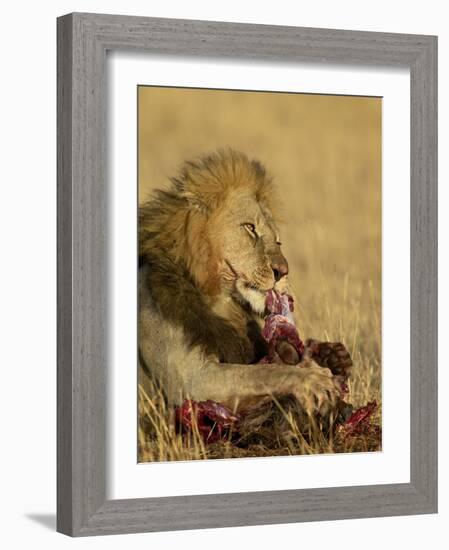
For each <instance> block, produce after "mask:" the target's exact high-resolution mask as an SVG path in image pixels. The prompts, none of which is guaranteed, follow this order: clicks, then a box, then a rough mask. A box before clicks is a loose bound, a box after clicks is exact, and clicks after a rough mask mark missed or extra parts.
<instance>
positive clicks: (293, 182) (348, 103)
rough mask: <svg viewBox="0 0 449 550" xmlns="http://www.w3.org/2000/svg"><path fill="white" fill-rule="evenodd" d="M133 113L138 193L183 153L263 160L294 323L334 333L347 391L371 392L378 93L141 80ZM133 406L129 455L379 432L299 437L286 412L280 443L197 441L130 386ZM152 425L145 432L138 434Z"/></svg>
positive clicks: (173, 455)
mask: <svg viewBox="0 0 449 550" xmlns="http://www.w3.org/2000/svg"><path fill="white" fill-rule="evenodd" d="M139 119H140V124H139V127H140V139H139V161H140V162H139V194H140V195H139V196H140V200H143V199H144V198H145V196H146V195H147V193H148V191H150V190H151V189H153V188H155V187H161V186H164V185H166V177H167V176H170V175H172V174H173V173H175V172H176V169H177V166H178V165H179V163H180V162H182V161H183V160H184V159H186V158H190V157H195V156H198V155H201V154H204V153H206V152H209V151H211V150H213V149H216V148H218V147H226V146H232V147H233V148H235V149H240V150H243V151H245V152H246V153H247V154H248V155H249V156H254V157H257V158H259V159H260V160H262V161H263V162H264V163H265V164H266V166H267V168H268V169H269V171H270V172H271V173H272V174H273V175H274V177H275V180H276V182H277V183H278V187H279V191H280V195H281V200H282V202H283V204H284V223H283V225H282V227H281V233H282V240H283V249H284V252H285V254H286V257H287V258H288V260H289V263H290V271H291V282H292V285H293V287H294V290H295V293H296V296H297V304H296V306H297V311H298V317H299V321H300V322H299V330H300V335H301V336H302V337H303V338H307V337H313V338H317V339H323V340H331V341H341V342H343V343H344V344H345V345H346V346H347V348H348V349H349V350H350V352H351V354H352V357H353V361H354V365H355V367H354V369H353V376H352V379H351V380H350V383H349V386H350V395H349V401H350V402H351V403H352V404H353V405H354V406H356V407H359V406H362V405H364V404H366V403H367V402H369V401H372V400H373V399H376V400H377V402H378V403H379V404H381V100H380V99H370V98H353V97H333V96H313V95H298V94H268V93H255V94H254V93H244V92H243V93H242V92H241V93H230V92H220V91H213V92H212V91H210V92H209V91H198V90H187V91H186V90H177V89H157V88H143V89H142V88H141V89H140V97H139ZM139 415H140V418H141V420H142V422H141V426H143V427H144V428H145V429H144V428H142V427H141V428H140V432H139V449H140V460H141V461H153V460H190V459H204V458H228V457H233V456H239V457H242V456H267V455H271V456H272V455H278V454H304V453H308V454H309V453H317V452H345V451H351V450H376V449H378V448H379V445H380V440H379V438H377V439H376V438H374V439H373V440H370V439H369V438H361V439H360V438H359V439H357V440H354V441H349V440H348V441H346V442H345V443H344V442H342V441H339V440H338V438H337V440H335V439H331V440H329V439H327V438H323V437H320V434H319V433H318V434H315V435H314V437H313V438H312V440H311V441H306V440H305V439H304V437H303V436H302V435H301V433H300V431H299V430H297V429H296V428H295V426H294V422H293V424H292V430H291V431H292V437H291V440H290V441H289V442H288V444H287V443H285V442H284V443H283V444H282V445H280V444H278V443H277V442H273V445H269V446H267V445H260V444H259V445H248V446H247V447H246V448H241V447H237V446H235V445H232V444H231V443H230V442H223V443H219V444H214V445H207V446H205V445H204V443H203V442H202V440H201V438H200V437H199V436H198V434H197V433H196V434H195V433H193V434H191V435H190V436H189V437H187V438H182V437H181V436H179V435H177V434H176V433H175V431H174V424H173V413H172V411H168V410H166V408H165V405H164V403H163V401H162V400H161V399H160V398H158V396H157V395H152V396H146V395H143V393H142V391H141V390H140V400H139ZM376 421H377V422H378V423H380V412H379V413H378V415H377V419H376ZM149 427H151V430H149V429H148V428H149ZM295 430H296V431H295ZM154 431H155V432H156V434H157V437H155V438H154V437H149V435H148V434H149V433H150V432H154Z"/></svg>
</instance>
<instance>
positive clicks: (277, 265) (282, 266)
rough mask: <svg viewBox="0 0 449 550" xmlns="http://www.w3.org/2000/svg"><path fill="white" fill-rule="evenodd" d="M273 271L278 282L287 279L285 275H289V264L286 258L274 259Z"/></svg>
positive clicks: (272, 262) (272, 263)
mask: <svg viewBox="0 0 449 550" xmlns="http://www.w3.org/2000/svg"><path fill="white" fill-rule="evenodd" d="M271 269H272V270H273V275H274V278H275V280H276V282H277V281H280V280H281V279H282V277H285V275H287V274H288V263H287V260H286V259H285V258H284V256H280V257H278V258H273V260H272V261H271Z"/></svg>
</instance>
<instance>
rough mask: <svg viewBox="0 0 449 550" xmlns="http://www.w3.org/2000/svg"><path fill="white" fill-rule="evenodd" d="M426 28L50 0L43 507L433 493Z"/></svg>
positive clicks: (325, 505) (263, 511)
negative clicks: (246, 19)
mask: <svg viewBox="0 0 449 550" xmlns="http://www.w3.org/2000/svg"><path fill="white" fill-rule="evenodd" d="M436 44H437V42H436V37H431V36H421V35H401V34H386V33H368V32H356V31H343V30H325V29H306V28H296V27H275V26H266V25H246V24H230V23H212V22H205V21H184V20H168V19H152V18H141V17H125V16H116V15H98V14H70V15H67V16H64V17H61V18H59V19H58V530H59V531H61V532H63V533H66V534H69V535H72V536H82V535H95V534H113V533H126V532H140V531H157V530H171V529H173V530H175V529H190V528H206V527H224V526H236V525H257V524H266V523H287V522H299V521H314V520H328V519H339V518H340V519H341V518H357V517H370V516H371V517H372V516H385V515H403V514H419V513H432V512H436V509H437V462H436V461H437V387H436V383H437V367H436V364H437V358H436V340H437V325H436V314H437V308H436V299H437V280H436V277H437V275H436V262H437V233H436V231H437V230H436V207H437V197H436V182H437V170H436V163H437V146H436V143H437V141H436V135H437V124H436V113H437V88H436V78H437V54H436Z"/></svg>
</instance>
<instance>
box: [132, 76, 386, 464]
mask: <svg viewBox="0 0 449 550" xmlns="http://www.w3.org/2000/svg"><path fill="white" fill-rule="evenodd" d="M137 92H138V93H137V96H138V104H137V117H138V118H137V120H138V124H137V126H138V159H137V162H138V348H139V349H138V358H139V361H138V363H139V364H138V411H137V414H138V423H137V425H138V430H137V431H138V441H137V448H138V461H139V462H154V461H177V460H182V461H186V460H200V459H229V458H245V457H270V456H283V455H300V454H301V455H303V454H317V453H350V452H375V451H380V450H381V449H382V446H381V432H382V422H381V418H382V392H381V387H382V384H381V382H382V377H381V371H382V364H381V271H382V262H381V253H382V250H381V220H382V218H381V215H382V212H381V203H382V192H381V186H382V181H381V174H382V163H381V160H382V159H381V149H382V98H381V97H360V96H338V95H321V94H308V93H287V92H272V91H270V92H264V91H246V90H220V89H199V88H179V87H159V86H145V85H141V86H138V90H137Z"/></svg>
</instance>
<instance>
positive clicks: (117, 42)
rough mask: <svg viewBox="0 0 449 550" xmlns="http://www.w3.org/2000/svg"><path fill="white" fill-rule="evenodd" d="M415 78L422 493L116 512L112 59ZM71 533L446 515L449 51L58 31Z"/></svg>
mask: <svg viewBox="0 0 449 550" xmlns="http://www.w3.org/2000/svg"><path fill="white" fill-rule="evenodd" d="M108 50H134V51H137V52H148V53H157V54H161V53H163V54H173V55H194V56H203V57H210V56H213V57H216V58H225V57H227V58H246V59H265V60H268V59H270V60H278V61H285V60H289V61H311V62H331V63H339V64H342V63H345V64H346V63H354V64H358V65H360V64H363V65H389V66H393V67H398V66H402V67H408V68H409V69H410V73H411V89H410V93H411V151H410V157H411V228H410V229H411V365H410V367H411V411H410V414H411V480H410V483H401V484H390V485H372V486H356V487H340V488H326V489H303V490H287V491H263V492H250V493H232V494H214V495H195V496H181V497H164V498H144V499H128V500H107V499H106V474H105V464H106V451H105V448H106V445H105V439H106V412H105V411H106V396H105V386H106V372H107V359H108V358H107V352H106V328H105V327H106V326H107V311H108V307H107V306H108V304H107V285H105V284H104V283H105V281H107V267H106V266H107V256H106V249H107V241H108V234H107V227H108V220H107V193H108V187H107V178H106V146H105V143H106V78H105V68H106V63H105V61H106V52H107V51H108ZM57 448H58V485H57V487H58V488H57V498H58V505H57V529H58V531H60V532H62V533H66V534H68V535H72V536H82V535H98V534H113V533H131V532H140V531H163V530H177V529H193V528H210V527H226V526H237V525H259V524H268V523H288V522H301V521H316V520H331V519H342V518H362V517H373V516H393V515H406V514H425V513H432V512H436V511H437V38H436V37H434V36H421V35H406V34H389V33H377V32H376V33H374V32H359V31H344V30H329V29H310V28H296V27H278V26H269V25H248V24H236V23H215V22H206V21H186V20H173V19H153V18H143V17H125V16H117V15H98V14H81V13H75V14H70V15H66V16H63V17H61V18H59V19H58V447H57Z"/></svg>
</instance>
